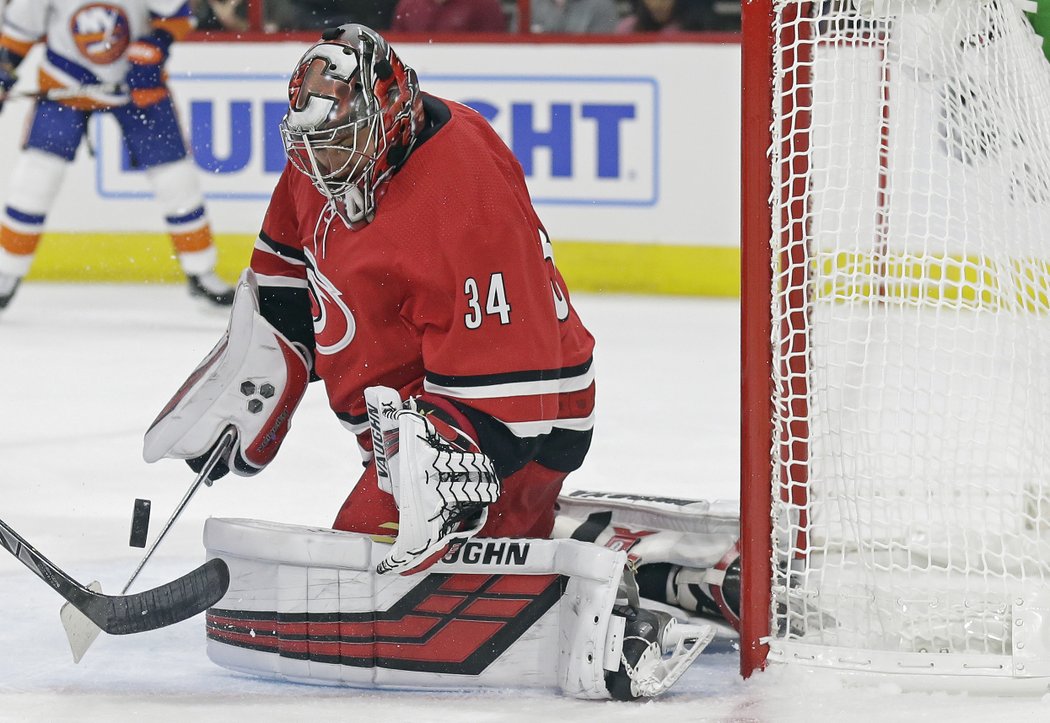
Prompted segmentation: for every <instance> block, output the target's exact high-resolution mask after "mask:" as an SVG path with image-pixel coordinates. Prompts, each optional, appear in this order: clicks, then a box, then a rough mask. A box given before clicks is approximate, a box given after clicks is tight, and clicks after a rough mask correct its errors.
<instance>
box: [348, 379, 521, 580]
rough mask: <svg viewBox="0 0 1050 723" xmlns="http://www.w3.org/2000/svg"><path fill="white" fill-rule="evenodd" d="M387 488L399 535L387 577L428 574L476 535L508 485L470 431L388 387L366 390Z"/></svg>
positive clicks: (386, 564) (382, 566) (382, 568)
mask: <svg viewBox="0 0 1050 723" xmlns="http://www.w3.org/2000/svg"><path fill="white" fill-rule="evenodd" d="M365 406H366V408H367V409H368V419H369V424H370V426H371V428H372V446H373V452H374V454H375V463H376V472H377V476H378V478H379V484H380V488H381V489H383V490H384V491H386V492H389V493H391V494H392V495H393V496H394V502H395V504H397V509H398V532H397V538H396V540H395V542H394V546H393V548H392V549H391V550H390V554H389V555H387V557H386V559H384V560H383V561H382V562H380V563H379V565H378V567H377V568H376V571H377V572H378V573H379V574H384V573H388V572H400V573H405V572H411V571H413V570H416V569H422V566H423V564H424V563H426V562H427V561H428V560H430V558H435V557H437V556H438V555H439V554H440V553H442V552H443V551H444V549H445V548H446V547H448V546H449V545H452V544H455V543H459V542H464V541H466V540H468V539H469V538H471V537H473V536H474V535H476V534H477V533H478V532H480V531H481V528H482V527H484V526H485V522H486V521H487V520H488V506H489V505H490V504H492V503H493V502H495V501H496V500H497V499H499V496H500V491H501V486H500V480H499V477H498V476H497V475H496V471H495V469H493V466H492V460H490V459H489V458H488V457H487V456H485V455H484V454H482V453H481V452H480V451H477V450H478V447H477V445H476V444H475V443H474V442H473V440H471V439H470V437H468V436H467V435H466V434H465V433H463V432H462V431H460V430H458V429H455V428H454V427H452V426H450V425H448V424H445V423H444V422H442V421H441V420H438V419H431V418H428V417H426V416H424V415H423V414H422V413H420V411H419V409H418V408H417V407H416V405H415V403H414V402H413V400H409V401H408V402H405V403H402V402H401V397H400V396H399V395H398V393H397V391H395V390H393V389H390V388H388V387H370V388H368V389H366V390H365Z"/></svg>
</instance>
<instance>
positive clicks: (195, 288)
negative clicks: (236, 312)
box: [186, 271, 233, 307]
mask: <svg viewBox="0 0 1050 723" xmlns="http://www.w3.org/2000/svg"><path fill="white" fill-rule="evenodd" d="M186 283H187V285H188V286H189V288H190V296H192V297H194V298H196V299H203V300H204V301H205V302H206V303H207V304H209V305H211V306H217V307H228V306H231V305H232V304H233V287H232V286H230V285H229V284H227V283H226V282H225V281H223V280H222V279H220V278H219V277H218V276H217V275H216V274H215V272H214V271H209V272H207V273H205V274H188V275H187V276H186Z"/></svg>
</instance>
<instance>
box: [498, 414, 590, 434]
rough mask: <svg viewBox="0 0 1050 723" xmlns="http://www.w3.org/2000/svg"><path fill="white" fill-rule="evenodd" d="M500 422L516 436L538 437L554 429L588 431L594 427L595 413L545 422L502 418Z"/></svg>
mask: <svg viewBox="0 0 1050 723" xmlns="http://www.w3.org/2000/svg"><path fill="white" fill-rule="evenodd" d="M500 423H501V424H502V425H503V426H504V427H506V428H507V429H509V430H510V431H511V432H512V433H513V434H514V436H515V437H538V436H539V435H541V434H550V432H551V431H552V430H554V429H570V430H574V431H577V432H586V431H587V430H588V429H592V428H593V427H594V415H593V414H591V415H589V416H586V417H578V418H575V419H550V420H547V421H545V422H504V421H503V420H500Z"/></svg>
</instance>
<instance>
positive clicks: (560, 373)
mask: <svg viewBox="0 0 1050 723" xmlns="http://www.w3.org/2000/svg"><path fill="white" fill-rule="evenodd" d="M592 362H593V359H588V360H587V361H585V362H584V363H583V364H577V365H576V366H571V367H562V368H561V369H537V370H530V371H520V372H504V373H501V374H477V375H473V376H468V375H455V376H450V375H447V374H437V373H436V372H432V371H427V372H425V374H426V380H427V381H428V382H430V383H431V384H434V385H437V386H439V387H452V388H454V387H488V386H494V385H497V384H520V383H522V382H545V381H551V380H554V379H572V378H574V377H580V376H583V375H584V374H586V373H587V372H588V371H589V370H590V368H591V363H592Z"/></svg>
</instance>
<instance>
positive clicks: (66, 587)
mask: <svg viewBox="0 0 1050 723" xmlns="http://www.w3.org/2000/svg"><path fill="white" fill-rule="evenodd" d="M0 545H3V547H4V549H6V550H7V551H8V552H10V553H11V554H12V555H14V556H15V557H17V558H18V559H19V560H20V561H21V562H22V564H23V565H25V566H26V567H28V568H29V569H30V570H32V571H33V572H35V573H36V574H37V576H38V577H39V578H40V579H41V580H43V581H44V582H46V583H47V584H48V585H50V586H51V587H52V588H54V589H55V591H56V592H58V594H59V595H61V596H62V597H64V598H65V599H66V600H68V601H69V603H70V604H71V605H72V606H74V607H75V608H76V609H77V610H79V611H80V612H81V613H83V614H84V615H85V616H86V617H87V618H88V619H89V620H91V622H93V623H94V624H95V625H97V626H98V627H99V628H101V629H102V630H104V631H106V632H107V633H109V634H110V635H128V634H130V633H141V632H145V631H146V630H155V629H157V628H162V627H164V626H166V625H172V624H174V623H177V622H180V621H182V620H185V619H186V618H191V617H193V616H194V615H197V614H198V613H201V612H204V611H205V610H207V609H208V608H209V607H211V606H212V605H214V604H215V603H216V602H218V601H219V599H220V598H222V596H223V595H225V594H226V590H227V588H229V586H230V569H229V568H228V567H227V566H226V563H225V562H223V561H222V560H220V559H218V558H215V559H213V560H208V562H206V563H204V564H203V565H201V566H200V567H198V568H197V569H196V570H194V571H192V572H190V573H187V574H185V575H183V576H182V577H180V578H178V579H176V580H172V581H171V582H169V583H165V584H164V585H160V586H159V587H155V588H153V589H152V590H146V591H145V592H140V593H135V594H134V595H102V594H101V593H97V592H95V591H93V590H89V589H88V588H86V587H84V586H83V585H81V584H80V583H79V582H77V581H76V580H74V579H73V578H71V577H70V576H69V575H67V574H66V573H65V572H63V571H62V570H61V569H60V568H59V567H58V566H56V565H55V564H54V563H53V562H51V561H50V560H48V559H47V558H46V557H44V556H43V555H41V554H40V553H39V552H37V550H36V549H35V548H34V547H33V546H32V545H30V544H29V543H28V542H26V541H25V539H24V538H23V537H22V536H21V535H19V534H18V533H17V532H15V531H14V530H13V529H11V527H10V526H9V525H8V524H7V523H5V522H4V521H3V520H0Z"/></svg>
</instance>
